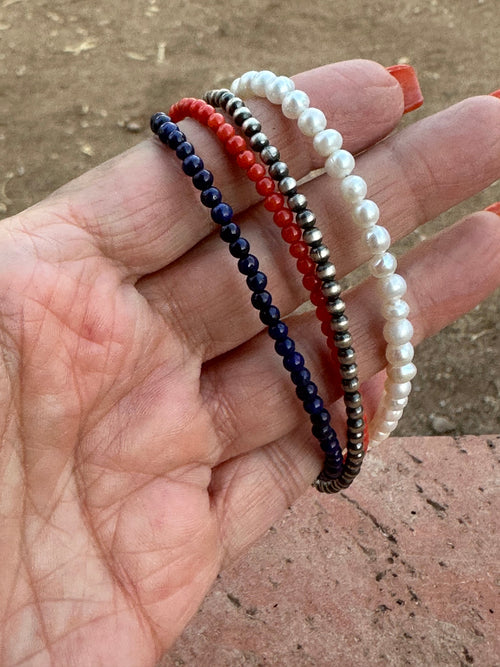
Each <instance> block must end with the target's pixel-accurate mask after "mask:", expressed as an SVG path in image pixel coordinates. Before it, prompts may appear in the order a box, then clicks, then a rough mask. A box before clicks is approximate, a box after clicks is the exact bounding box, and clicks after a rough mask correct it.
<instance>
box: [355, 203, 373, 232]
mask: <svg viewBox="0 0 500 667" xmlns="http://www.w3.org/2000/svg"><path fill="white" fill-rule="evenodd" d="M352 217H353V220H354V222H355V223H356V224H357V225H359V226H360V227H363V228H368V227H373V226H374V225H376V224H377V222H378V219H379V217H380V211H379V208H378V206H377V204H376V203H375V202H374V201H372V200H371V199H364V200H363V201H362V202H361V203H359V204H358V205H357V206H355V208H354V210H353V212H352Z"/></svg>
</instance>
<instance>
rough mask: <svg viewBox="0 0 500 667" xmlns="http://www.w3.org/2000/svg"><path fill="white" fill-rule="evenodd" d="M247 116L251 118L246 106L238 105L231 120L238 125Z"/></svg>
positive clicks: (241, 123)
mask: <svg viewBox="0 0 500 667" xmlns="http://www.w3.org/2000/svg"><path fill="white" fill-rule="evenodd" d="M249 118H252V112H251V111H250V109H249V108H248V107H240V108H239V109H236V111H235V112H234V113H233V120H234V122H235V123H236V125H238V126H239V127H241V126H242V125H243V123H244V122H245V121H246V120H248V119H249Z"/></svg>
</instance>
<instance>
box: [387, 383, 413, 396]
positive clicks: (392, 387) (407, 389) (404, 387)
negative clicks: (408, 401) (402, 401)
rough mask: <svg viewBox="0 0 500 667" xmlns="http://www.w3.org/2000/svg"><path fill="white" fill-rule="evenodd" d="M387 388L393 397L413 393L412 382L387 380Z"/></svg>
mask: <svg viewBox="0 0 500 667" xmlns="http://www.w3.org/2000/svg"><path fill="white" fill-rule="evenodd" d="M385 390H386V392H387V393H388V395H389V396H390V397H391V398H406V397H407V396H409V395H410V393H411V382H391V380H386V382H385Z"/></svg>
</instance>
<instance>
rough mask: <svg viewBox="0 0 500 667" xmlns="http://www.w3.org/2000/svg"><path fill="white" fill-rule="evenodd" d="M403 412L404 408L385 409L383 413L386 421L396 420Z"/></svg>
mask: <svg viewBox="0 0 500 667" xmlns="http://www.w3.org/2000/svg"><path fill="white" fill-rule="evenodd" d="M403 412H404V410H386V411H385V412H384V415H385V418H386V419H387V420H388V421H394V422H398V421H399V420H400V419H401V417H402V416H403Z"/></svg>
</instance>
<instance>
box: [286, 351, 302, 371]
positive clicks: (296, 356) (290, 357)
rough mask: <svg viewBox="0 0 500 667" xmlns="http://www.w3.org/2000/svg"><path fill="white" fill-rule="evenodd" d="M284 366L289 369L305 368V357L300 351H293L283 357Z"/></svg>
mask: <svg viewBox="0 0 500 667" xmlns="http://www.w3.org/2000/svg"><path fill="white" fill-rule="evenodd" d="M283 366H284V367H285V368H286V370H287V371H290V372H292V371H299V370H301V369H302V368H304V357H303V356H302V355H301V354H300V352H292V354H287V355H286V357H284V358H283Z"/></svg>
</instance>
